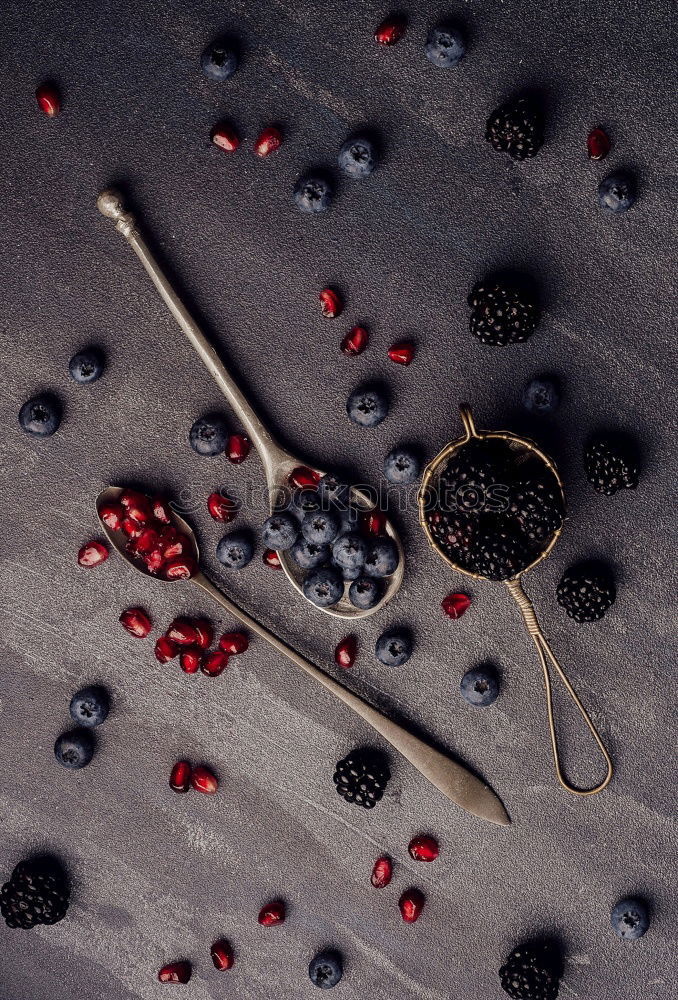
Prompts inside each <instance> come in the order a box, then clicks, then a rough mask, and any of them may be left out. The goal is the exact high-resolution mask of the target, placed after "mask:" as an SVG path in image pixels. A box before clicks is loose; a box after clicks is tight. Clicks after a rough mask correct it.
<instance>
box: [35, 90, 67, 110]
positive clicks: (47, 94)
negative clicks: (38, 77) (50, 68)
mask: <svg viewBox="0 0 678 1000" xmlns="http://www.w3.org/2000/svg"><path fill="white" fill-rule="evenodd" d="M35 98H36V100H37V102H38V107H39V108H40V110H41V111H44V112H45V114H46V115H47V116H48V117H49V118H56V116H57V115H58V114H59V112H60V111H61V97H60V96H59V91H58V90H57V89H56V87H55V86H53V85H52V84H51V83H43V84H41V85H40V86H39V87H38V89H37V90H36V92H35Z"/></svg>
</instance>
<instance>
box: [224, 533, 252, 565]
mask: <svg viewBox="0 0 678 1000" xmlns="http://www.w3.org/2000/svg"><path fill="white" fill-rule="evenodd" d="M253 555H254V544H253V542H252V538H251V535H250V534H249V532H247V531H231V532H230V534H228V535H224V537H223V538H222V539H221V541H220V542H219V544H218V545H217V559H218V560H219V562H220V563H223V564H224V566H226V568H227V569H242V568H243V566H247V564H248V562H249V561H250V560H251V558H252V556H253Z"/></svg>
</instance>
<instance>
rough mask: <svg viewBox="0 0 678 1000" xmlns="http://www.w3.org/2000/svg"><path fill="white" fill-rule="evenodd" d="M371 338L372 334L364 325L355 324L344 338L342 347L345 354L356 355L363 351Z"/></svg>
mask: <svg viewBox="0 0 678 1000" xmlns="http://www.w3.org/2000/svg"><path fill="white" fill-rule="evenodd" d="M369 339H370V335H369V333H368V332H367V330H366V329H365V327H364V326H354V327H353V328H352V329H351V330H349V331H348V333H347V334H346V336H345V337H344V339H343V340H342V342H341V349H342V351H343V352H344V354H348V355H349V356H352V357H356V355H358V354H362V353H363V351H364V350H365V348H366V347H367V342H368V341H369Z"/></svg>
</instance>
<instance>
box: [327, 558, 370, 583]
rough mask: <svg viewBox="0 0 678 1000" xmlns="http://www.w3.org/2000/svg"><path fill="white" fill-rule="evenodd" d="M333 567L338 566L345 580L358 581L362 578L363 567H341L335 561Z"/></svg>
mask: <svg viewBox="0 0 678 1000" xmlns="http://www.w3.org/2000/svg"><path fill="white" fill-rule="evenodd" d="M332 565H333V566H337V568H338V570H339V572H340V573H341V575H342V577H343V578H344V580H357V579H358V577H359V576H362V573H363V568H362V566H352V567H349V566H339V565H338V563H337V562H335V560H334V559H333V560H332Z"/></svg>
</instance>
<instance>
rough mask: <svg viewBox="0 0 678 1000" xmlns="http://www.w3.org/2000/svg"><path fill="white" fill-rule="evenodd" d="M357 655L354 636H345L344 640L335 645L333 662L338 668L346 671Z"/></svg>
mask: <svg viewBox="0 0 678 1000" xmlns="http://www.w3.org/2000/svg"><path fill="white" fill-rule="evenodd" d="M357 654H358V640H357V639H356V637H355V636H354V635H347V636H346V638H345V639H342V640H341V642H340V643H338V644H337V647H336V649H335V650H334V662H335V663H336V664H338V666H340V667H343V668H344V670H348V669H349V667H352V666H353V664H354V663H355V658H356V656H357Z"/></svg>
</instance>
